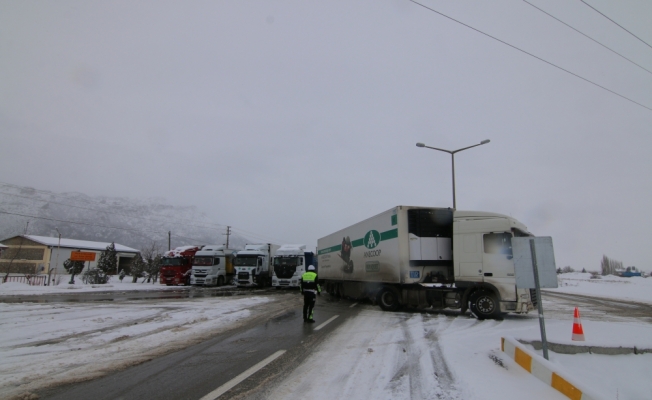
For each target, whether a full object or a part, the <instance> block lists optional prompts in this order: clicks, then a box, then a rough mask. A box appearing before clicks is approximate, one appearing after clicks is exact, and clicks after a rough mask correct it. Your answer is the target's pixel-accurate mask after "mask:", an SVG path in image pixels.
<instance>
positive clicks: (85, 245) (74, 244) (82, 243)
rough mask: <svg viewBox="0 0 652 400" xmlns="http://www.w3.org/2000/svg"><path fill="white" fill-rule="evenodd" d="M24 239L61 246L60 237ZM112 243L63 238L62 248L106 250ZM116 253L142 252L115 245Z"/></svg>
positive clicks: (26, 236) (27, 236) (30, 236)
mask: <svg viewBox="0 0 652 400" xmlns="http://www.w3.org/2000/svg"><path fill="white" fill-rule="evenodd" d="M23 237H25V238H27V239H29V240H32V241H34V242H37V243H40V244H44V245H46V246H52V247H57V246H59V238H58V237H49V236H35V235H23ZM110 244H111V243H105V242H91V241H88V240H77V239H64V238H61V247H64V248H75V249H80V250H81V249H84V250H106V247H107V246H108V245H110ZM115 251H117V252H120V253H139V252H140V250H136V249H132V248H131V247H127V246H123V245H121V244H118V243H115Z"/></svg>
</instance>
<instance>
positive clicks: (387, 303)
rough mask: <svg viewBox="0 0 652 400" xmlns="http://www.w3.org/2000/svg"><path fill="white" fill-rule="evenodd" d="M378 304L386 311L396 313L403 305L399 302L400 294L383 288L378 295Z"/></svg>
mask: <svg viewBox="0 0 652 400" xmlns="http://www.w3.org/2000/svg"><path fill="white" fill-rule="evenodd" d="M378 304H379V305H380V308H382V309H383V310H385V311H396V310H398V309H399V308H400V306H401V303H399V301H398V294H397V293H396V292H395V291H394V290H392V289H390V288H387V287H385V288H382V289H381V290H380V292H379V293H378Z"/></svg>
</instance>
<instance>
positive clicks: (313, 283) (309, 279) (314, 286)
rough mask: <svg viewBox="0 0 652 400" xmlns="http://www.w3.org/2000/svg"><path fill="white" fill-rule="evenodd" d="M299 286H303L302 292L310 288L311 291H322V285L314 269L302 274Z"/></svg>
mask: <svg viewBox="0 0 652 400" xmlns="http://www.w3.org/2000/svg"><path fill="white" fill-rule="evenodd" d="M299 287H300V288H301V292H303V291H304V290H308V291H311V292H318V293H321V287H320V286H319V282H318V281H317V274H316V273H314V272H313V271H307V272H306V273H304V274H303V275H301V282H300V283H299Z"/></svg>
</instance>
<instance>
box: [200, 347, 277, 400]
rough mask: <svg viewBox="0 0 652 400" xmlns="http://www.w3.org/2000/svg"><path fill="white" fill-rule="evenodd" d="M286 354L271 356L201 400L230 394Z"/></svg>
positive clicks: (210, 399) (211, 399)
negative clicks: (239, 384) (229, 392)
mask: <svg viewBox="0 0 652 400" xmlns="http://www.w3.org/2000/svg"><path fill="white" fill-rule="evenodd" d="M283 353H285V350H279V351H277V352H276V353H274V354H272V355H271V356H269V357H267V358H266V359H264V360H263V361H261V362H259V363H258V364H256V365H254V366H253V367H251V368H249V369H248V370H246V371H245V372H243V373H241V374H240V375H238V376H236V377H235V378H233V379H231V380H230V381H228V382H227V383H225V384H224V385H222V386H220V387H218V388H217V389H215V390H213V391H212V392H210V393H209V394H207V395H206V396H204V397H202V398H201V399H199V400H215V399H217V398H218V397H220V396H221V395H223V394H224V393H226V392H228V391H229V390H231V389H232V388H233V387H235V386H236V385H237V384H238V383H240V382H242V381H244V380H245V379H247V378H249V377H250V376H251V375H253V374H255V373H256V372H258V371H259V370H261V369H263V367H264V366H265V365H267V364H269V363H271V362H272V361H274V360H276V359H277V358H279V357H280V356H282V355H283Z"/></svg>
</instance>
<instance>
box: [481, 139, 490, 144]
mask: <svg viewBox="0 0 652 400" xmlns="http://www.w3.org/2000/svg"><path fill="white" fill-rule="evenodd" d="M489 142H491V140H489V139H485V140H483V141H482V142H480V144H487V143H489Z"/></svg>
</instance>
